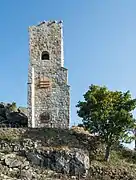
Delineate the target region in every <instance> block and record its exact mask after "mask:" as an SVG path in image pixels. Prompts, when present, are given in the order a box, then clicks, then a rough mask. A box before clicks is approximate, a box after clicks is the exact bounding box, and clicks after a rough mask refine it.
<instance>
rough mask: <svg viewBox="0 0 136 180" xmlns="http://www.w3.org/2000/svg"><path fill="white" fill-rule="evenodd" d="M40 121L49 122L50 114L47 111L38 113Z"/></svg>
mask: <svg viewBox="0 0 136 180" xmlns="http://www.w3.org/2000/svg"><path fill="white" fill-rule="evenodd" d="M40 121H41V123H49V121H50V114H49V113H48V112H44V113H42V114H41V115H40Z"/></svg>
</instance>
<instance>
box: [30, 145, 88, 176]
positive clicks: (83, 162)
mask: <svg viewBox="0 0 136 180" xmlns="http://www.w3.org/2000/svg"><path fill="white" fill-rule="evenodd" d="M26 156H27V158H28V160H29V161H31V162H32V163H34V164H36V165H39V166H41V167H46V168H49V169H51V170H53V171H56V172H59V173H64V174H69V175H71V176H78V175H79V174H80V176H85V175H87V172H88V169H89V166H90V164H89V153H88V152H85V151H83V150H81V149H76V148H75V149H70V150H67V149H66V150H48V151H41V152H40V153H38V152H35V153H34V152H29V153H27V154H26Z"/></svg>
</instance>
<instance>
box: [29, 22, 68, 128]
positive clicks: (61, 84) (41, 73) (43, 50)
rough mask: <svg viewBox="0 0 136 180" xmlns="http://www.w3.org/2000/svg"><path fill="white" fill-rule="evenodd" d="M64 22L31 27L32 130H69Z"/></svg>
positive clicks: (30, 97) (30, 115)
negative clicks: (64, 64)
mask: <svg viewBox="0 0 136 180" xmlns="http://www.w3.org/2000/svg"><path fill="white" fill-rule="evenodd" d="M62 28H63V27H62V22H61V21H47V22H46V21H44V22H42V23H40V24H38V25H37V26H31V27H29V55H30V60H29V68H28V120H29V122H28V124H29V127H54V128H68V127H69V118H70V117H69V107H70V94H69V85H68V70H67V69H66V68H64V67H63V63H64V56H63V29H62Z"/></svg>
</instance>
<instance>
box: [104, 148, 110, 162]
mask: <svg viewBox="0 0 136 180" xmlns="http://www.w3.org/2000/svg"><path fill="white" fill-rule="evenodd" d="M109 158H110V146H108V145H107V146H106V152H105V161H109Z"/></svg>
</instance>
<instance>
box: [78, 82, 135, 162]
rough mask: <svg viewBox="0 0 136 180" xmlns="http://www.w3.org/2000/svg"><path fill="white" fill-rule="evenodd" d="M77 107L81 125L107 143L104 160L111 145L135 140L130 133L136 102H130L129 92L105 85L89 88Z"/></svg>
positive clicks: (107, 158)
mask: <svg viewBox="0 0 136 180" xmlns="http://www.w3.org/2000/svg"><path fill="white" fill-rule="evenodd" d="M77 107H78V108H79V109H78V111H77V113H78V115H79V117H81V118H82V121H83V126H84V127H85V128H86V129H87V130H88V131H89V132H90V133H94V134H98V135H99V136H100V138H101V141H102V142H103V143H105V144H106V151H105V160H106V161H108V160H109V155H110V150H111V148H112V146H113V145H115V144H116V143H117V142H119V141H120V142H131V141H132V140H133V139H134V136H133V137H132V136H131V137H130V132H131V131H132V132H133V130H134V129H135V119H134V118H133V114H132V111H133V110H134V109H135V108H136V99H132V97H131V94H130V92H129V91H127V92H121V91H110V90H108V89H107V87H105V86H102V87H101V86H96V85H91V86H90V87H89V90H88V91H87V92H86V93H85V94H84V101H79V102H78V104H77Z"/></svg>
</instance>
